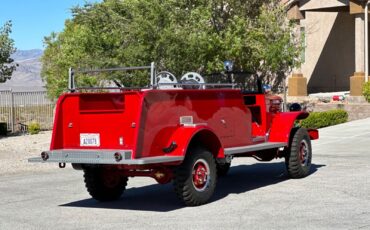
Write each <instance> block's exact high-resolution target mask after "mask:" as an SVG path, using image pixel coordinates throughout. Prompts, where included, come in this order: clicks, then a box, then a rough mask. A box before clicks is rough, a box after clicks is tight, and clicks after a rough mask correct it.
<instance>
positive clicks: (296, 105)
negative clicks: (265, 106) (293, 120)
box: [289, 103, 302, 112]
mask: <svg viewBox="0 0 370 230" xmlns="http://www.w3.org/2000/svg"><path fill="white" fill-rule="evenodd" d="M289 111H290V112H296V111H302V106H301V105H300V104H299V103H293V104H291V105H290V106H289Z"/></svg>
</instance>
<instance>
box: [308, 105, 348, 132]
mask: <svg viewBox="0 0 370 230" xmlns="http://www.w3.org/2000/svg"><path fill="white" fill-rule="evenodd" d="M347 121H348V113H347V112H346V111H345V110H342V109H335V110H329V111H326V112H312V113H310V116H309V117H307V118H306V119H305V120H302V121H301V126H302V127H304V128H312V129H319V128H324V127H328V126H332V125H337V124H341V123H345V122H347Z"/></svg>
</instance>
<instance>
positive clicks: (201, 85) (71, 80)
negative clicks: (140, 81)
mask: <svg viewBox="0 0 370 230" xmlns="http://www.w3.org/2000/svg"><path fill="white" fill-rule="evenodd" d="M135 70H150V85H149V86H145V87H123V86H120V84H119V83H118V82H117V81H115V80H113V82H115V83H116V85H117V87H112V86H109V87H77V86H76V74H94V73H104V72H113V71H135ZM192 75H196V77H195V78H196V79H198V78H199V79H200V80H199V79H198V80H199V81H196V80H193V79H192ZM168 76H170V77H171V78H172V79H173V80H169V78H168ZM184 77H185V80H182V81H181V82H177V78H176V77H175V76H174V75H173V74H172V73H170V72H167V71H162V72H159V73H157V72H156V68H155V64H154V62H152V63H151V64H150V66H134V67H117V68H107V69H73V68H69V71H68V90H69V91H70V92H76V91H84V90H119V91H123V90H143V89H219V88H231V89H235V88H237V84H233V83H205V81H204V79H203V78H202V77H201V76H200V75H199V74H198V73H195V72H189V73H186V74H185V75H184V76H183V77H182V78H184Z"/></svg>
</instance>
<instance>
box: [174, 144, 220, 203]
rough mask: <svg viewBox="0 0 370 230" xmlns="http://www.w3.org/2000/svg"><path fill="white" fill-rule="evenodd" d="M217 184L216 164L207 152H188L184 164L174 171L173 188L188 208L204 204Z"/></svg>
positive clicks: (202, 150) (199, 150) (201, 150)
mask: <svg viewBox="0 0 370 230" xmlns="http://www.w3.org/2000/svg"><path fill="white" fill-rule="evenodd" d="M216 183H217V173H216V162H215V159H214V157H213V155H212V153H210V152H209V151H207V150H204V149H201V148H198V149H194V150H192V151H190V152H189V153H188V154H187V155H186V157H185V160H184V162H183V163H182V164H181V165H180V166H178V167H177V168H176V169H175V170H174V188H175V192H176V194H177V196H178V197H179V198H180V200H182V201H183V202H184V203H185V204H186V205H188V206H198V205H202V204H204V203H206V202H207V201H208V200H209V199H210V198H211V196H212V195H213V192H214V190H215V187H216Z"/></svg>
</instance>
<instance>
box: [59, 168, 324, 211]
mask: <svg viewBox="0 0 370 230" xmlns="http://www.w3.org/2000/svg"><path fill="white" fill-rule="evenodd" d="M324 166H325V165H315V164H313V165H312V167H311V175H312V174H313V173H315V172H316V171H317V170H318V169H319V168H321V167H324ZM288 179H289V178H288V176H287V174H286V170H285V164H284V162H279V163H256V164H253V165H238V166H234V167H231V169H230V171H229V173H228V175H227V176H225V177H221V178H219V180H218V183H217V187H216V191H215V194H214V195H213V198H212V199H211V201H210V203H211V202H215V201H218V200H220V199H222V198H224V197H226V196H228V195H229V194H240V193H245V192H249V191H252V190H255V189H258V188H262V187H265V186H270V185H274V184H277V183H280V182H283V181H286V180H288ZM129 183H130V182H129ZM60 206H62V207H79V208H103V209H126V210H142V211H156V212H168V211H173V210H176V209H181V208H183V207H184V205H183V204H182V203H180V201H179V200H178V199H177V197H176V194H175V192H174V190H173V188H172V184H166V185H160V184H153V185H148V186H144V187H138V188H136V187H134V188H129V189H127V190H126V191H125V192H124V194H123V196H122V198H121V199H120V200H118V201H114V202H98V201H96V200H94V199H91V198H90V199H84V200H79V201H74V202H71V203H67V204H63V205H60Z"/></svg>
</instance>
